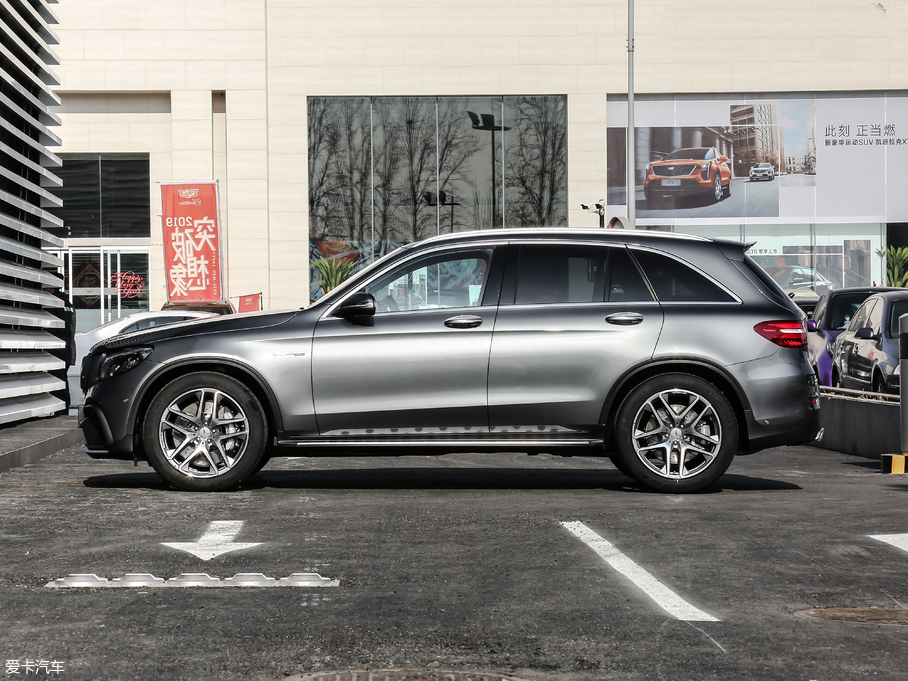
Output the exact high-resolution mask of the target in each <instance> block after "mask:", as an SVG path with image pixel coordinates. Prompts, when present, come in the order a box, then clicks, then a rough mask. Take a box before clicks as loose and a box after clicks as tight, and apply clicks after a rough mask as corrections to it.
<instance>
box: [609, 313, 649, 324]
mask: <svg viewBox="0 0 908 681" xmlns="http://www.w3.org/2000/svg"><path fill="white" fill-rule="evenodd" d="M605 321H607V322H608V323H609V324H617V325H618V326H633V325H634V324H639V323H640V322H642V321H643V315H642V314H640V313H639V312H616V313H615V314H610V315H609V316H608V317H606V318H605Z"/></svg>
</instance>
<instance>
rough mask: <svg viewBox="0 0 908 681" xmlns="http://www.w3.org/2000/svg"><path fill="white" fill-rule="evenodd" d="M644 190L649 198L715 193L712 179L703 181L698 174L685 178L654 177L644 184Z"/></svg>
mask: <svg viewBox="0 0 908 681" xmlns="http://www.w3.org/2000/svg"><path fill="white" fill-rule="evenodd" d="M643 190H644V193H645V194H646V195H647V196H662V195H663V194H699V193H703V192H710V193H711V192H712V191H713V181H712V179H711V178H707V179H705V180H704V179H703V178H702V177H701V176H700V173H699V172H698V173H697V174H696V175H695V176H691V175H686V176H684V177H659V176H658V175H652V176H650V177H649V178H647V180H646V181H645V182H644V183H643Z"/></svg>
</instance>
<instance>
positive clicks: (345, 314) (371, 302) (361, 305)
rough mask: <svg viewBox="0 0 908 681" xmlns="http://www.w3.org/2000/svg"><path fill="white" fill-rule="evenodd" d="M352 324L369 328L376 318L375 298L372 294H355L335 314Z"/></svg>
mask: <svg viewBox="0 0 908 681" xmlns="http://www.w3.org/2000/svg"><path fill="white" fill-rule="evenodd" d="M334 314H335V315H336V316H337V317H341V318H343V319H346V320H347V321H348V322H350V323H352V324H359V325H361V326H369V325H370V324H371V323H372V317H374V316H375V298H374V297H373V296H372V294H371V293H366V292H364V291H360V292H358V293H354V294H353V295H352V296H350V297H349V298H347V299H346V300H345V301H344V302H342V303H341V304H340V307H338V308H337V310H336V311H335V313H334Z"/></svg>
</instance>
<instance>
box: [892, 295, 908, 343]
mask: <svg viewBox="0 0 908 681" xmlns="http://www.w3.org/2000/svg"><path fill="white" fill-rule="evenodd" d="M903 314H908V300H894V301H892V307H891V308H890V310H889V336H890V337H891V338H898V337H899V317H901V316H902V315H903Z"/></svg>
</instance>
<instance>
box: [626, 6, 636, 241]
mask: <svg viewBox="0 0 908 681" xmlns="http://www.w3.org/2000/svg"><path fill="white" fill-rule="evenodd" d="M634 144H635V140H634V0H627V220H628V222H629V223H630V227H631V229H635V228H636V226H637V169H636V167H635V164H636V161H635V159H634V151H635V149H634Z"/></svg>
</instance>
